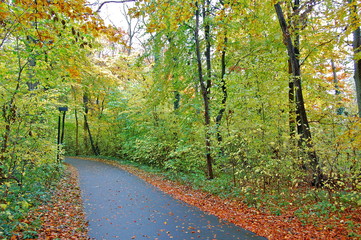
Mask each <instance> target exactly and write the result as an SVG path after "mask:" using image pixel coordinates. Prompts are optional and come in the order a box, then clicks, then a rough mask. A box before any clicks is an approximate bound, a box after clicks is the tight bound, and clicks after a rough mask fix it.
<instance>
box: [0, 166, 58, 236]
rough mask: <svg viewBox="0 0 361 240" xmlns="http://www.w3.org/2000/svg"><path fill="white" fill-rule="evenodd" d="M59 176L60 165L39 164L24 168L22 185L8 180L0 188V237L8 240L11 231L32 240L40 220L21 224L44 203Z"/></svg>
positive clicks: (11, 233)
mask: <svg viewBox="0 0 361 240" xmlns="http://www.w3.org/2000/svg"><path fill="white" fill-rule="evenodd" d="M61 174H62V166H61V165H57V164H49V163H43V164H40V165H37V166H27V167H25V169H24V172H23V177H22V184H21V185H19V184H18V183H17V182H14V181H12V182H11V181H8V182H6V183H5V184H2V185H1V186H0V203H1V204H0V208H1V211H0V229H1V231H0V237H2V238H5V239H7V238H10V237H11V236H12V235H13V233H14V232H22V233H23V234H24V237H26V236H27V237H31V236H32V237H33V238H34V237H36V232H35V230H36V229H38V228H39V227H40V224H41V222H40V221H34V222H31V223H28V222H24V221H22V220H24V219H26V217H27V215H28V214H29V212H30V211H31V210H34V209H35V208H36V207H37V206H39V205H40V204H44V203H45V202H46V201H47V200H48V199H49V197H50V196H51V195H50V194H51V191H50V189H52V187H53V184H55V183H56V182H57V180H58V179H59V177H60V176H61Z"/></svg>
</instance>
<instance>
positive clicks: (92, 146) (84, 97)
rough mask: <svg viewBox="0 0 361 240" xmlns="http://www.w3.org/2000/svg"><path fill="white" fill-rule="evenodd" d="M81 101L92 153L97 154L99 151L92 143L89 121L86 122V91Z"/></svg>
mask: <svg viewBox="0 0 361 240" xmlns="http://www.w3.org/2000/svg"><path fill="white" fill-rule="evenodd" d="M83 102H84V128H85V130H86V131H87V133H88V136H89V141H90V146H91V148H92V150H93V153H94V155H95V156H98V155H99V154H100V153H99V151H98V149H97V148H96V146H95V144H94V141H93V137H92V134H91V131H90V126H89V122H88V112H89V107H88V104H89V98H88V95H87V94H86V93H85V94H84V96H83Z"/></svg>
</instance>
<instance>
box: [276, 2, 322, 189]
mask: <svg viewBox="0 0 361 240" xmlns="http://www.w3.org/2000/svg"><path fill="white" fill-rule="evenodd" d="M295 3H296V4H295V5H299V1H297V0H296V1H295ZM274 7H275V10H276V13H277V17H278V20H279V23H280V26H281V29H282V32H283V40H284V43H285V45H286V48H287V52H288V56H289V60H290V63H291V69H292V76H293V82H294V87H295V99H296V113H297V116H298V117H299V120H300V121H299V122H298V123H297V124H298V125H297V127H298V129H299V134H300V147H302V148H306V152H307V154H308V157H309V159H310V161H311V162H310V165H311V170H312V174H313V179H312V184H314V185H316V186H320V184H321V178H322V174H321V169H320V166H319V160H318V156H317V154H316V151H315V150H314V147H313V144H312V136H311V131H310V127H309V123H308V119H307V114H306V109H305V103H304V99H303V93H302V85H301V66H300V61H299V52H298V47H299V43H298V41H299V36H298V34H297V36H296V44H294V43H293V41H292V38H291V33H290V32H289V27H288V26H287V23H286V20H285V17H284V14H283V11H282V8H281V5H280V4H279V3H276V4H275V5H274ZM295 46H296V48H295Z"/></svg>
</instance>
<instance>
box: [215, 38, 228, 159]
mask: <svg viewBox="0 0 361 240" xmlns="http://www.w3.org/2000/svg"><path fill="white" fill-rule="evenodd" d="M227 42H228V38H227V34H225V36H224V45H225V46H224V47H223V50H222V56H221V89H222V93H223V98H222V102H221V104H222V107H221V109H220V110H219V112H218V115H217V117H216V127H217V140H218V143H221V142H222V140H223V138H222V134H221V133H220V131H219V127H220V125H221V121H222V118H223V114H224V111H226V103H227V98H228V92H227V84H226V80H225V79H224V76H225V75H226V45H227ZM222 152H223V151H222Z"/></svg>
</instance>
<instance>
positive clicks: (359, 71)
mask: <svg viewBox="0 0 361 240" xmlns="http://www.w3.org/2000/svg"><path fill="white" fill-rule="evenodd" d="M349 3H350V4H354V6H351V19H352V22H357V20H358V15H357V6H356V3H355V1H354V0H349ZM352 46H353V51H354V54H355V55H356V54H358V53H360V52H361V29H360V27H357V28H356V29H355V30H354V31H353V43H352ZM354 71H355V72H354V79H355V85H356V97H357V107H358V116H359V117H361V60H360V59H356V58H354Z"/></svg>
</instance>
